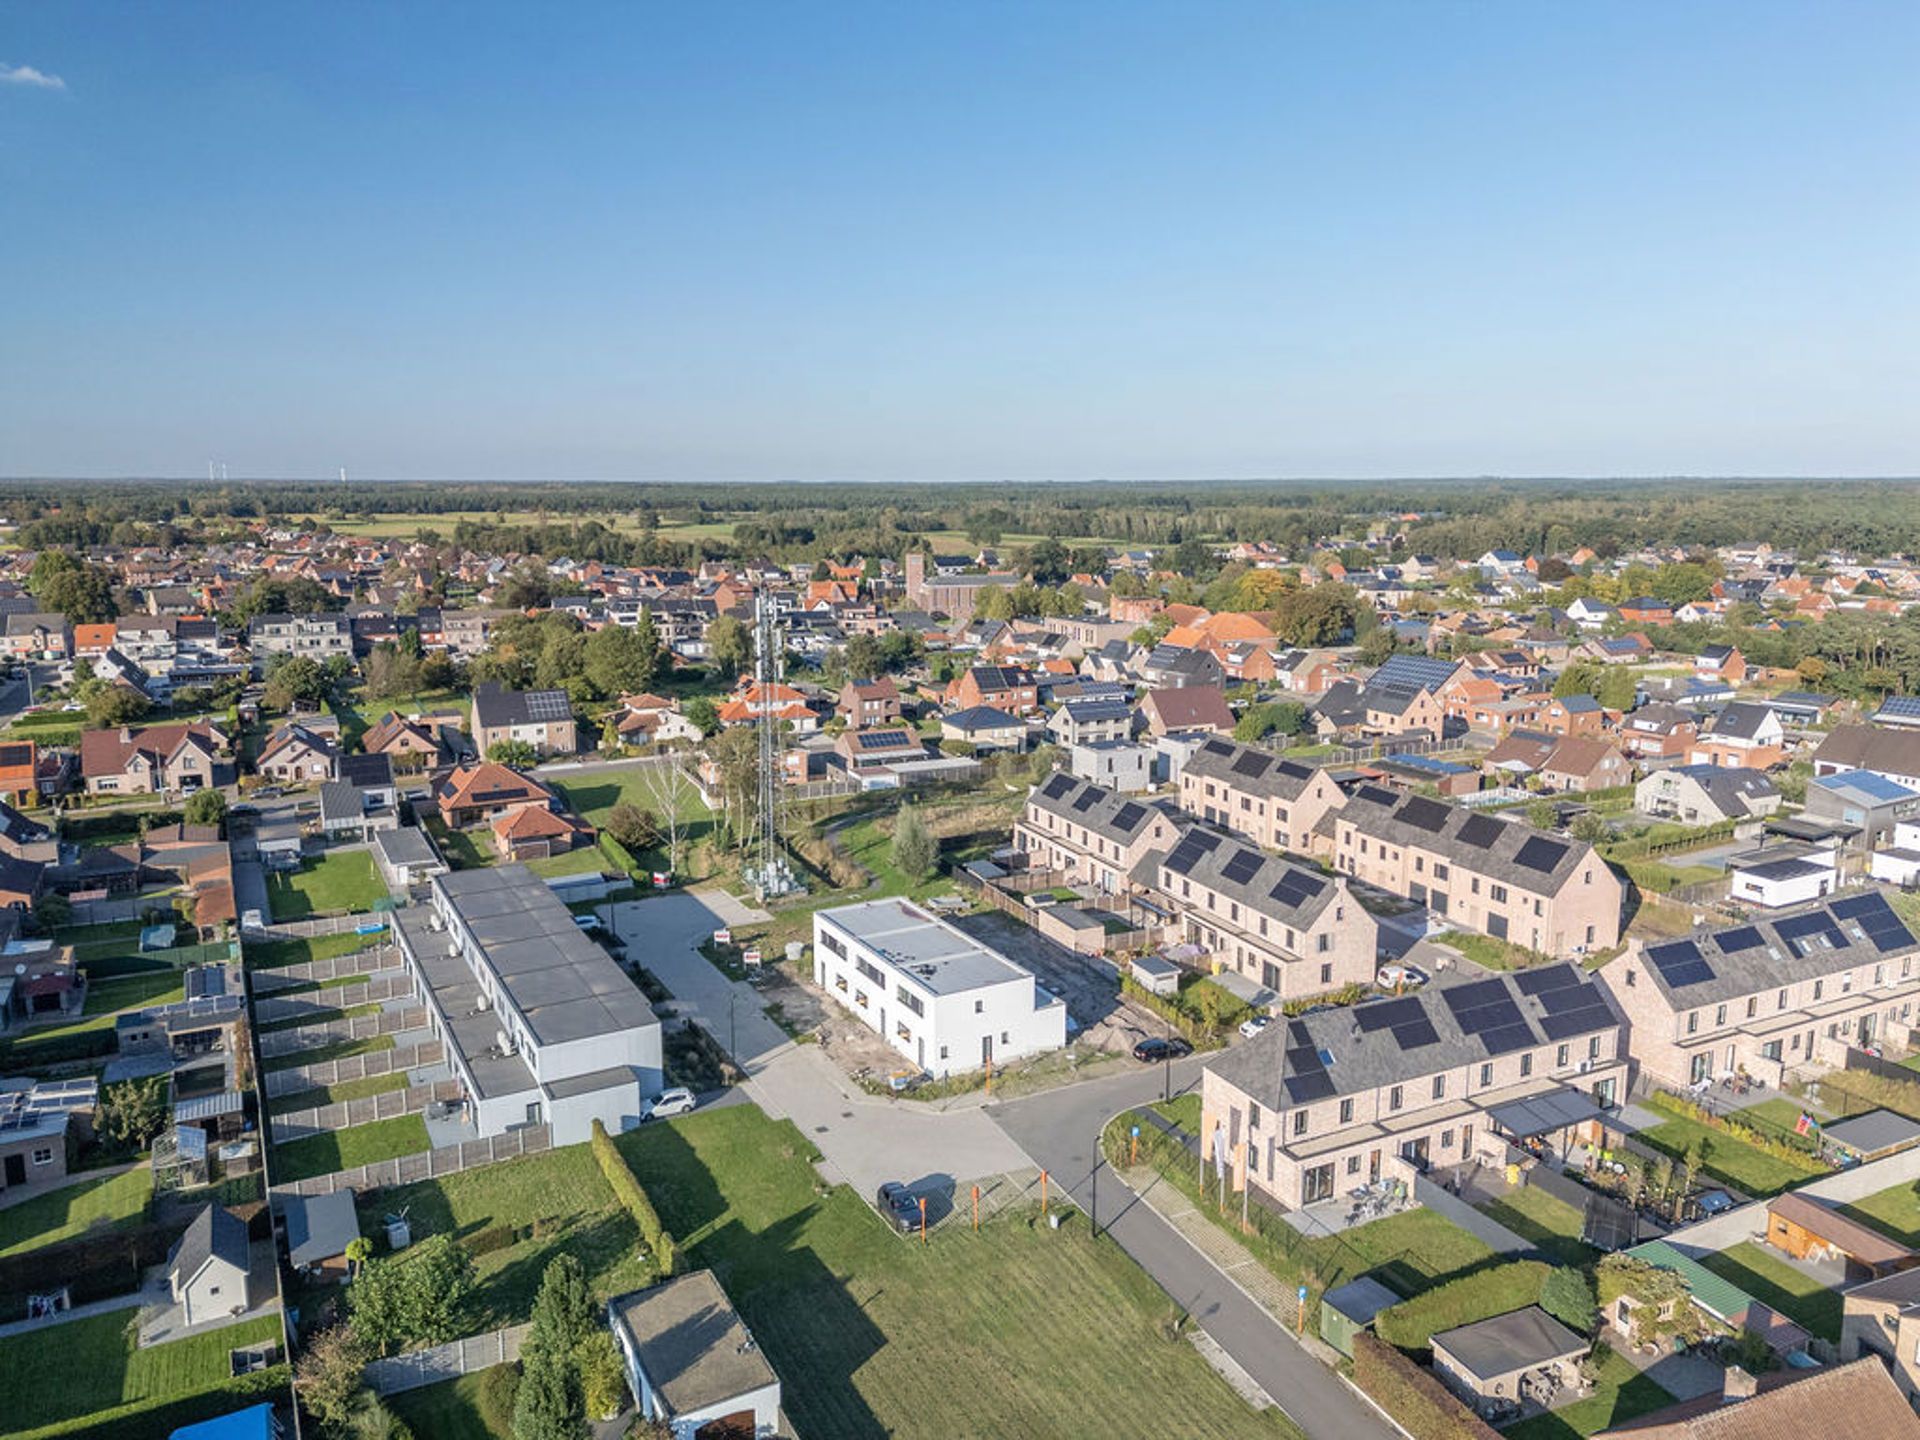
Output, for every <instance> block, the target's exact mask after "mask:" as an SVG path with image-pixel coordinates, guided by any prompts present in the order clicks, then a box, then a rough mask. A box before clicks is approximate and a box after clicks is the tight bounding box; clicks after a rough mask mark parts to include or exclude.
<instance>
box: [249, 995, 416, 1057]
mask: <svg viewBox="0 0 1920 1440" xmlns="http://www.w3.org/2000/svg"><path fill="white" fill-rule="evenodd" d="M426 1025H427V1010H426V1007H425V1006H424V1005H412V1006H409V1007H408V1008H406V1009H405V1010H382V1011H381V1012H380V1013H379V1014H378V1015H354V1016H351V1017H349V1018H347V1019H344V1020H329V1021H328V1022H327V1023H326V1024H324V1025H302V1026H299V1027H297V1028H295V1029H292V1030H272V1031H269V1032H267V1033H266V1034H264V1035H261V1036H260V1037H259V1039H260V1054H261V1056H262V1057H263V1058H264V1057H268V1056H275V1055H292V1054H295V1053H296V1052H298V1051H301V1050H317V1049H318V1048H319V1047H321V1046H322V1045H333V1044H337V1043H339V1042H340V1041H343V1040H365V1039H368V1038H370V1037H372V1036H375V1035H397V1034H399V1033H400V1032H402V1031H405V1030H422V1029H425V1028H426Z"/></svg>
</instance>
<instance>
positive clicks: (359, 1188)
mask: <svg viewBox="0 0 1920 1440" xmlns="http://www.w3.org/2000/svg"><path fill="white" fill-rule="evenodd" d="M552 1148H553V1131H552V1128H551V1127H549V1126H546V1125H526V1126H522V1127H521V1128H520V1129H518V1130H509V1131H507V1133H506V1134H504V1135H495V1136H493V1137H492V1138H491V1139H487V1140H471V1141H468V1142H466V1143H464V1144H461V1145H448V1146H445V1147H443V1148H441V1149H439V1150H422V1151H420V1152H419V1153H418V1154H414V1155H403V1156H401V1157H400V1158H399V1159H397V1160H382V1161H380V1162H378V1163H377V1164H373V1165H358V1166H355V1167H354V1168H353V1169H351V1170H335V1171H333V1172H332V1173H331V1174H327V1175H314V1176H310V1177H309V1178H307V1179H305V1180H290V1181H287V1182H285V1183H284V1184H280V1185H275V1186H274V1187H273V1192H272V1193H273V1198H274V1199H276V1200H284V1199H286V1198H287V1197H288V1196H289V1195H331V1194H332V1193H333V1192H334V1191H336V1190H354V1191H356V1192H359V1193H362V1194H364V1193H366V1192H368V1191H371V1190H380V1189H384V1188H386V1187H388V1186H398V1185H411V1184H413V1183H414V1182H416V1181H419V1180H432V1179H435V1178H437V1177H439V1176H442V1175H457V1174H459V1173H460V1172H461V1171H462V1170H473V1169H477V1168H479V1167H480V1166H482V1165H492V1164H494V1163H495V1162H497V1161H500V1160H513V1159H517V1158H518V1157H520V1156H522V1155H539V1154H542V1153H544V1152H545V1151H548V1150H551V1149H552Z"/></svg>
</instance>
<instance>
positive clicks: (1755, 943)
mask: <svg viewBox="0 0 1920 1440" xmlns="http://www.w3.org/2000/svg"><path fill="white" fill-rule="evenodd" d="M1713 938H1714V941H1715V943H1717V944H1718V945H1719V946H1720V949H1721V951H1722V952H1723V953H1725V954H1728V955H1738V954H1739V953H1740V952H1741V951H1742V950H1755V949H1758V948H1759V947H1760V945H1761V944H1762V943H1763V942H1762V941H1761V939H1760V931H1759V929H1758V928H1757V927H1756V926H1753V925H1742V926H1739V927H1738V928H1737V929H1733V930H1722V931H1721V932H1720V933H1719V934H1718V935H1716V936H1714V937H1713Z"/></svg>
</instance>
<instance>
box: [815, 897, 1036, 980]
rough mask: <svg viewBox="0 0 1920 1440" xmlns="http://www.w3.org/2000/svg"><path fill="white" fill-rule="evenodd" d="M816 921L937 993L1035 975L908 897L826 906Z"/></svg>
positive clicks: (1030, 977) (1022, 978) (817, 913)
mask: <svg viewBox="0 0 1920 1440" xmlns="http://www.w3.org/2000/svg"><path fill="white" fill-rule="evenodd" d="M814 918H815V919H816V920H821V921H825V922H826V923H828V924H830V925H832V926H833V927H834V928H835V929H837V930H839V931H841V932H842V933H844V934H846V935H849V936H851V937H852V938H853V939H855V940H858V941H859V942H860V943H861V944H862V945H864V946H866V947H867V948H868V949H869V950H871V951H872V952H873V953H874V954H876V955H878V956H880V957H881V959H883V960H885V961H886V962H887V963H888V964H890V965H892V966H893V967H894V968H895V969H896V970H898V971H900V972H901V973H902V974H903V975H904V976H905V977H906V978H908V979H909V980H911V981H913V983H914V984H916V985H918V986H920V987H921V988H922V989H924V990H927V991H930V992H932V993H933V994H935V995H957V994H959V993H961V992H962V991H966V990H978V989H980V988H982V987H983V986H987V985H1004V984H1007V983H1008V982H1009V981H1014V980H1029V981H1030V980H1032V979H1033V974H1032V972H1031V971H1029V970H1027V969H1025V968H1024V967H1022V966H1019V965H1016V964H1014V962H1013V961H1011V960H1009V959H1008V958H1007V957H1006V956H1004V955H1002V954H1001V953H1000V952H999V951H998V950H992V949H989V948H988V947H987V946H985V945H983V944H981V943H980V942H979V941H978V940H975V939H974V938H973V937H972V936H971V935H969V934H967V932H966V931H964V930H962V929H961V928H960V927H959V926H957V925H954V924H952V923H950V922H948V921H946V920H941V919H938V918H936V917H935V916H933V915H930V914H929V913H928V912H926V911H925V910H922V909H921V908H920V907H919V906H918V905H915V904H913V903H912V902H911V901H908V900H867V901H863V902H861V903H860V904H858V905H842V906H841V907H840V908H839V909H837V910H820V911H816V912H815V914H814Z"/></svg>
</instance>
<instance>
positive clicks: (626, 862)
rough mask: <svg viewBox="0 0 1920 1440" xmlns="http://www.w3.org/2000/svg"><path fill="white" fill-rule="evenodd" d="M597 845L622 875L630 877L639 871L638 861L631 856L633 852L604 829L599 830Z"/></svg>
mask: <svg viewBox="0 0 1920 1440" xmlns="http://www.w3.org/2000/svg"><path fill="white" fill-rule="evenodd" d="M599 845H600V853H601V854H602V855H604V856H606V857H607V859H608V860H609V861H610V862H611V863H612V864H613V865H614V866H615V868H617V869H618V870H619V871H620V873H621V874H622V875H626V876H629V877H632V876H634V875H638V874H639V873H640V862H639V861H637V860H635V859H634V858H633V852H632V851H630V850H628V849H627V847H626V846H624V845H622V844H621V843H620V842H619V841H618V840H616V839H614V838H613V836H611V835H609V834H608V833H607V832H606V831H605V830H602V831H601V832H600V840H599Z"/></svg>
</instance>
